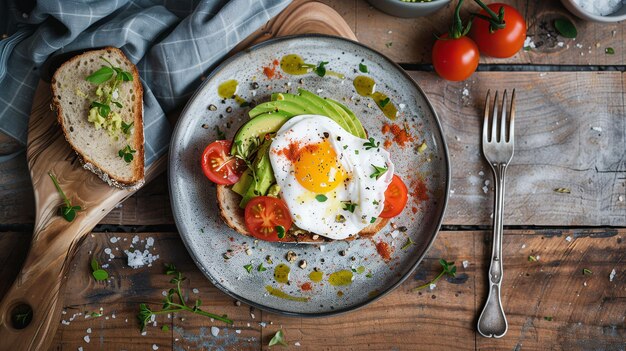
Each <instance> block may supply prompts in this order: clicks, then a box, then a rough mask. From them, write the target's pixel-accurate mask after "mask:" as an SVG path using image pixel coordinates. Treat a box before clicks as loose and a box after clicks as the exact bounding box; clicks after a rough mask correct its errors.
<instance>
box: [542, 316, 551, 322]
mask: <svg viewBox="0 0 626 351" xmlns="http://www.w3.org/2000/svg"><path fill="white" fill-rule="evenodd" d="M543 319H545V320H547V321H548V322H552V316H546V317H543Z"/></svg>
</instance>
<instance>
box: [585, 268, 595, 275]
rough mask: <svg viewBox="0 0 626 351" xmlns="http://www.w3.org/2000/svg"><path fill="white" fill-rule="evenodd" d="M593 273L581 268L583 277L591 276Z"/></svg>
mask: <svg viewBox="0 0 626 351" xmlns="http://www.w3.org/2000/svg"><path fill="white" fill-rule="evenodd" d="M592 274H593V272H592V271H591V270H589V269H587V268H583V275H592Z"/></svg>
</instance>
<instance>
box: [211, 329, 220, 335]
mask: <svg viewBox="0 0 626 351" xmlns="http://www.w3.org/2000/svg"><path fill="white" fill-rule="evenodd" d="M219 333H220V328H218V327H211V335H213V336H215V337H217V335H218V334H219Z"/></svg>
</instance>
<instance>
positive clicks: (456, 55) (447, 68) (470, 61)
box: [433, 34, 480, 81]
mask: <svg viewBox="0 0 626 351" xmlns="http://www.w3.org/2000/svg"><path fill="white" fill-rule="evenodd" d="M479 58H480V54H479V53H478V46H476V43H474V41H472V39H470V38H468V37H465V36H462V37H460V38H458V39H448V34H443V35H442V36H441V37H439V39H437V41H436V42H435V46H434V47H433V66H435V71H436V72H437V74H438V75H439V76H440V77H441V78H443V79H447V80H451V81H460V80H465V79H467V78H468V77H469V76H471V75H472V73H474V71H476V68H477V67H478V59H479Z"/></svg>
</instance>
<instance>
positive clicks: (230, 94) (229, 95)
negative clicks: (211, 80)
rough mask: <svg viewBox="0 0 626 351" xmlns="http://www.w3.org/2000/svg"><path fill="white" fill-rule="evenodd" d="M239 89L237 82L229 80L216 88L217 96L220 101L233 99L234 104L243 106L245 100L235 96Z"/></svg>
mask: <svg viewBox="0 0 626 351" xmlns="http://www.w3.org/2000/svg"><path fill="white" fill-rule="evenodd" d="M238 89H239V82H238V81H236V80H234V79H229V80H227V81H225V82H222V83H221V84H220V85H219V86H218V87H217V95H219V97H221V98H222V99H235V102H237V104H239V105H243V104H245V103H246V100H245V99H244V98H242V97H241V96H239V95H237V90H238Z"/></svg>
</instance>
